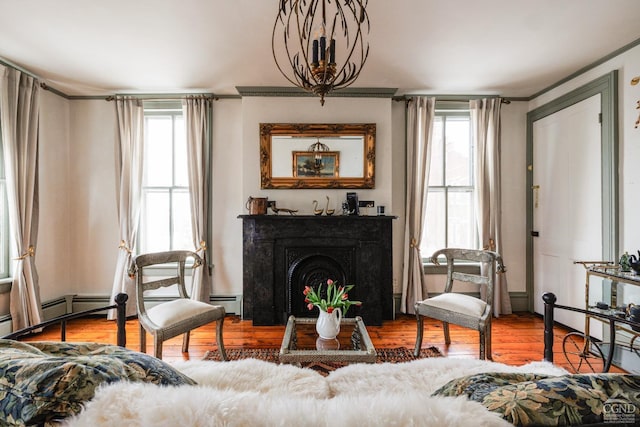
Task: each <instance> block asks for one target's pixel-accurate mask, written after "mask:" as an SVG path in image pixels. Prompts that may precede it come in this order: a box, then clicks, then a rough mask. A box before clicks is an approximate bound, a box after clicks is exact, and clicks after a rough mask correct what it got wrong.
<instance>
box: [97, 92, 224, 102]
mask: <svg viewBox="0 0 640 427" xmlns="http://www.w3.org/2000/svg"><path fill="white" fill-rule="evenodd" d="M118 97H130V98H135V99H139V100H141V101H177V100H180V99H210V100H212V101H218V100H219V99H220V98H219V97H218V96H216V95H211V94H176V95H159V96H153V95H135V94H123V95H110V96H107V97H106V98H105V99H104V100H105V101H115V100H116V99H117V98H118Z"/></svg>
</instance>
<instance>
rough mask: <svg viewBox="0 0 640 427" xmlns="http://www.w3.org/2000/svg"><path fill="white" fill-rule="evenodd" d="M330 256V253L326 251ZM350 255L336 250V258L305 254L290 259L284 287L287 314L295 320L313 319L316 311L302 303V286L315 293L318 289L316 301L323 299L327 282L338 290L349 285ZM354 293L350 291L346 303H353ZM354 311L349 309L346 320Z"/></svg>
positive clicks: (350, 273)
mask: <svg viewBox="0 0 640 427" xmlns="http://www.w3.org/2000/svg"><path fill="white" fill-rule="evenodd" d="M328 252H333V251H328ZM350 252H351V251H350V250H349V249H346V248H342V249H340V250H338V256H335V255H334V254H333V253H324V254H318V253H315V254H305V255H301V256H300V257H298V258H296V259H294V260H293V261H292V262H291V263H290V265H289V268H288V271H287V286H286V289H285V295H286V299H287V301H286V307H287V312H288V313H289V314H292V315H294V316H296V317H317V316H318V312H319V310H318V309H317V308H314V309H313V310H309V309H308V307H307V304H306V303H305V302H304V293H303V292H304V288H305V286H312V287H313V288H314V289H315V290H316V292H318V289H320V285H322V289H320V297H321V298H326V289H327V286H326V284H327V280H328V279H332V280H333V281H334V282H337V284H338V286H344V285H349V284H352V283H350V280H351V278H352V277H353V272H352V265H353V263H352V262H351V257H350V256H348V255H349V253H350ZM356 295H357V290H356V288H353V289H352V290H351V292H350V294H349V298H350V299H357V297H356ZM355 308H356V307H352V308H350V309H349V313H348V314H349V317H352V316H355V315H356V314H354V313H355V310H354V309H355Z"/></svg>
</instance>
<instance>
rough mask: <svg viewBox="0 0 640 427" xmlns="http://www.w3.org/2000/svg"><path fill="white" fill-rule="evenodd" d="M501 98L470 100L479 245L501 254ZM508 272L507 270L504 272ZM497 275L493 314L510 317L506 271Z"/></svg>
mask: <svg viewBox="0 0 640 427" xmlns="http://www.w3.org/2000/svg"><path fill="white" fill-rule="evenodd" d="M501 105H502V100H501V99H500V98H488V99H478V100H471V101H469V108H470V110H471V128H472V136H473V138H474V144H475V146H476V153H477V154H476V197H475V204H476V212H477V214H476V218H477V222H478V237H479V239H480V245H481V246H482V248H483V249H485V250H491V251H495V252H498V253H499V254H501V255H502V235H501V228H502V207H501V203H502V201H501V196H502V193H501V191H502V190H501V185H500V179H501V170H500V142H501V141H500V108H501ZM505 271H506V270H505ZM505 271H501V272H498V273H497V274H496V280H495V289H494V293H493V295H494V297H493V298H494V300H493V314H494V315H495V316H499V315H500V314H511V300H510V299H509V289H508V286H507V276H506V272H505Z"/></svg>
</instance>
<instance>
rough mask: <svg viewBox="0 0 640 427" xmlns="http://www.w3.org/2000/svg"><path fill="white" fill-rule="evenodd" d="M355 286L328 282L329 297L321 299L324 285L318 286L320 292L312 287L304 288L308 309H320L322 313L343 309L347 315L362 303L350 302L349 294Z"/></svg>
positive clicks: (343, 312) (329, 280)
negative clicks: (350, 308) (353, 307)
mask: <svg viewBox="0 0 640 427" xmlns="http://www.w3.org/2000/svg"><path fill="white" fill-rule="evenodd" d="M354 286H355V285H347V286H338V284H337V282H334V281H333V280H331V279H328V280H327V295H326V298H320V294H321V289H322V284H321V285H319V286H318V292H316V291H315V290H314V289H313V287H312V286H305V287H304V291H303V293H304V302H306V303H307V308H308V309H309V310H313V307H318V308H319V309H320V310H322V311H326V312H327V313H331V312H333V310H335V309H336V308H340V309H342V314H343V315H346V313H347V310H349V307H351V306H352V305H355V306H360V305H362V301H350V300H349V294H348V292H349V291H350V290H351V289H353V287H354Z"/></svg>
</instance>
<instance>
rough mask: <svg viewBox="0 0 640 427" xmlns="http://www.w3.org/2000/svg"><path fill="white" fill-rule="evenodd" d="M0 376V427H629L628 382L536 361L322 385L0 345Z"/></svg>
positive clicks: (383, 369) (258, 370) (116, 355)
mask: <svg viewBox="0 0 640 427" xmlns="http://www.w3.org/2000/svg"><path fill="white" fill-rule="evenodd" d="M553 308H554V307H553V306H552V307H551V310H553ZM122 313H124V311H122ZM118 325H120V323H119V322H118ZM122 326H123V328H122V330H123V331H124V323H122ZM552 326H553V325H552V324H551V327H552ZM117 327H119V326H117ZM546 333H547V331H545V337H546V336H547V335H546ZM551 333H552V331H551ZM12 336H13V334H12ZM10 338H11V337H10ZM13 338H16V337H15V336H13ZM122 339H123V341H122V342H120V343H121V344H123V343H124V342H126V341H124V340H125V337H124V335H123V336H122ZM545 343H547V340H546V339H545ZM552 343H553V342H552V340H551V344H550V345H552ZM548 351H550V352H551V354H553V350H552V348H547V349H545V355H546V354H548ZM0 369H1V370H2V372H1V374H2V379H1V382H0V401H1V402H2V403H1V404H0V425H58V426H67V427H78V426H83V427H84V426H101V427H107V426H118V427H120V426H154V427H155V426H160V427H164V426H166V427H169V426H171V427H173V426H176V425H181V426H217V425H229V426H233V425H238V426H254V425H257V426H261V425H264V426H270V425H282V426H289V425H292V426H294V425H301V424H304V425H306V426H327V425H332V426H343V425H344V426H346V425H372V426H376V425H378V426H387V425H397V426H405V425H419V426H431V425H433V426H441V425H447V426H467V425H471V424H472V425H476V426H510V425H558V424H566V425H624V424H623V422H628V423H627V424H628V425H637V424H638V423H640V416H639V415H638V408H637V406H640V404H638V402H640V378H638V376H636V375H624V374H597V375H574V374H569V373H568V372H567V371H566V370H564V369H562V368H560V367H557V366H555V365H553V363H551V361H548V360H547V361H544V360H541V361H538V362H532V363H529V364H526V365H523V366H508V365H504V364H501V363H497V362H490V361H484V360H475V359H470V360H467V359H456V358H445V357H439V358H429V359H421V360H416V361H413V362H407V363H398V364H352V365H349V366H346V367H343V368H340V369H337V370H335V371H333V372H331V373H330V374H329V375H328V376H326V377H325V376H322V375H320V374H319V373H317V372H316V371H313V370H310V369H303V368H297V367H295V366H290V365H277V364H273V363H269V362H264V361H260V360H255V359H248V360H239V361H230V362H212V361H187V362H174V363H172V364H168V363H165V362H162V361H161V360H158V359H155V358H153V357H151V356H149V355H146V354H142V353H139V352H136V351H132V350H128V349H126V348H124V347H123V346H117V345H104V344H95V343H74V344H70V343H66V342H64V341H63V340H61V341H60V342H55V343H52V342H49V343H43V342H40V343H34V342H28V343H27V342H20V341H15V340H14V339H2V340H0ZM605 405H608V408H609V409H608V410H605V409H603V408H604V406H605ZM613 405H617V406H613ZM623 405H626V406H623ZM613 407H615V408H616V412H615V413H614V412H613V410H612V409H611V408H613ZM621 408H622V409H624V410H625V411H626V412H625V413H624V414H621V413H620V411H619V409H621ZM612 417H616V418H612ZM625 417H626V418H625Z"/></svg>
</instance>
